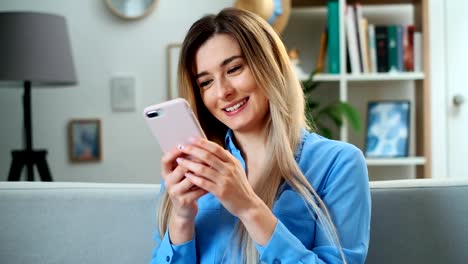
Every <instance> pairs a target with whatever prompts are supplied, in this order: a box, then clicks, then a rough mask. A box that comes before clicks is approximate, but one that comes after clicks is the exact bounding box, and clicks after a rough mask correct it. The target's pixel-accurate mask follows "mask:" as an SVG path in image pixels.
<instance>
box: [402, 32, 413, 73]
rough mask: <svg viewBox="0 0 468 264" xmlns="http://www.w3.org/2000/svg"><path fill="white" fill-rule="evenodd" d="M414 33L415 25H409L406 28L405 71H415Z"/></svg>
mask: <svg viewBox="0 0 468 264" xmlns="http://www.w3.org/2000/svg"><path fill="white" fill-rule="evenodd" d="M413 35H414V25H408V26H407V27H406V30H405V37H404V58H403V61H404V65H405V71H409V72H411V71H414V54H413V49H414V44H413Z"/></svg>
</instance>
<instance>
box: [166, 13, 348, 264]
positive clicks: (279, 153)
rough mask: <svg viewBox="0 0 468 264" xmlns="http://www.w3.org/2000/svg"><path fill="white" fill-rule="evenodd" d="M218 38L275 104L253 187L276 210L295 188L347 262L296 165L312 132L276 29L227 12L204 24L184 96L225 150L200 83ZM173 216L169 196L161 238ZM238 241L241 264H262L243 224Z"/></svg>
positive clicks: (188, 55) (193, 41)
mask: <svg viewBox="0 0 468 264" xmlns="http://www.w3.org/2000/svg"><path fill="white" fill-rule="evenodd" d="M215 34H229V35H230V36H232V37H234V38H235V39H236V40H237V41H238V43H239V46H240V48H241V51H242V53H243V55H244V58H245V59H246V61H247V64H248V65H249V67H250V70H251V71H252V74H253V76H254V78H255V80H256V82H257V84H258V88H259V89H261V90H262V92H263V93H264V94H265V95H266V97H267V98H268V101H269V112H270V115H269V117H268V121H267V125H266V131H267V140H266V151H267V153H271V154H272V155H271V156H269V158H268V159H266V160H265V163H264V168H265V169H264V170H263V172H262V176H261V180H260V181H259V182H258V184H255V186H253V188H254V190H255V192H256V194H257V195H258V196H259V197H260V198H261V199H262V200H263V201H264V202H265V203H266V205H267V206H268V207H269V208H270V209H272V208H273V204H274V202H275V199H276V198H277V195H278V189H279V187H280V185H281V184H282V183H283V182H286V183H287V184H289V185H290V186H291V187H292V188H293V189H294V190H295V191H296V192H298V193H299V194H300V195H301V196H302V197H303V199H304V201H305V202H306V203H307V205H308V206H307V208H308V209H309V212H310V214H311V216H312V217H313V218H316V219H317V222H318V224H319V225H320V226H321V228H322V229H323V230H324V231H325V233H326V234H327V236H328V238H329V240H330V243H331V244H332V245H334V246H336V248H337V252H338V251H339V252H340V254H341V258H342V260H343V262H346V261H345V258H344V254H343V250H342V248H341V245H340V241H339V238H338V234H337V233H336V230H335V227H334V225H333V221H332V219H331V217H330V215H329V213H328V210H327V208H326V206H325V204H324V203H323V201H322V200H321V199H320V197H319V196H318V195H317V193H316V192H315V190H314V188H313V187H312V186H311V184H310V183H309V181H308V180H307V179H306V177H305V176H304V174H303V173H302V172H301V170H300V168H299V166H298V164H297V162H296V160H295V159H294V154H295V151H296V150H297V148H298V146H299V144H300V141H301V129H303V128H308V125H307V123H306V118H305V113H304V94H303V91H302V87H301V84H300V82H299V80H298V78H297V76H296V75H295V73H294V72H293V70H292V68H291V65H290V62H289V58H288V55H287V52H286V49H285V47H284V45H283V43H282V41H281V39H280V38H279V37H278V35H277V34H276V33H275V31H274V30H273V29H272V27H271V26H270V25H269V24H268V23H266V22H265V21H264V20H263V19H262V18H260V17H259V16H257V15H255V14H253V13H250V12H247V11H242V10H239V9H235V8H226V9H223V10H222V11H221V12H220V13H219V14H217V15H207V16H205V17H203V18H201V19H199V20H198V21H197V22H195V23H194V24H193V25H192V27H191V28H190V30H189V32H188V33H187V36H186V37H185V40H184V42H183V44H182V49H181V53H180V60H179V68H178V78H179V92H180V94H181V95H182V96H183V97H184V98H186V99H187V100H188V101H189V102H190V104H191V106H192V108H193V110H194V112H195V114H196V115H197V117H198V119H199V121H200V124H201V126H202V128H203V130H204V131H205V134H206V135H207V137H208V139H210V140H212V141H214V142H217V143H218V144H220V145H221V146H223V142H224V137H225V135H226V132H227V130H228V128H227V127H226V126H225V125H224V124H223V123H221V122H220V121H219V120H217V119H216V118H215V117H214V116H213V115H212V114H211V113H210V112H209V111H208V109H207V108H206V107H205V105H204V104H203V101H202V99H201V94H200V90H199V88H198V84H197V83H196V80H195V78H194V69H195V55H196V52H197V51H198V49H199V48H200V46H201V45H202V44H203V43H205V42H206V41H207V40H208V39H210V38H211V37H213V36H214V35H215ZM171 210H172V205H171V201H170V199H169V198H168V195H167V193H164V194H163V200H162V204H161V206H160V211H159V219H158V220H159V226H158V228H159V231H160V234H161V235H163V234H164V233H165V231H166V229H167V227H168V221H169V216H170V213H171ZM235 235H236V236H237V243H236V245H235V246H236V247H235V251H234V252H238V253H239V255H240V257H241V259H240V260H239V259H237V260H236V262H237V263H247V264H253V263H257V262H258V253H257V250H256V249H255V246H254V243H253V241H252V239H251V238H250V237H249V235H248V233H247V231H246V229H245V227H244V226H243V225H242V223H241V222H240V221H239V222H238V224H237V226H236V228H235Z"/></svg>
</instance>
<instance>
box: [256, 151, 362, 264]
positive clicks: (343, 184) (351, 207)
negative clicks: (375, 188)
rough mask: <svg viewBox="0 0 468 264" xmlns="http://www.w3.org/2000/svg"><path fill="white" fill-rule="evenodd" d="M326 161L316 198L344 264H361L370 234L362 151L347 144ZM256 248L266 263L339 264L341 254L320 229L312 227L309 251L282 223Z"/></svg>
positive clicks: (309, 172)
mask: <svg viewBox="0 0 468 264" xmlns="http://www.w3.org/2000/svg"><path fill="white" fill-rule="evenodd" d="M328 159H329V160H333V161H332V162H331V163H329V166H327V165H326V164H324V163H322V164H323V165H324V166H325V167H326V169H327V173H326V177H325V178H324V179H323V180H324V183H325V186H324V187H323V188H321V189H320V193H319V196H320V197H321V198H322V200H323V202H324V203H325V205H326V206H327V208H328V211H329V213H330V216H331V218H332V220H333V223H334V225H335V228H336V231H337V233H338V236H339V238H340V243H341V246H342V248H343V252H344V255H345V258H346V261H347V263H348V264H362V263H364V261H365V259H366V255H367V250H368V244H369V234H370V207H371V201H370V190H369V180H368V173H367V166H366V162H365V159H364V157H363V155H362V152H361V151H360V150H359V149H357V148H355V147H354V146H350V145H347V147H346V148H345V149H344V151H340V152H339V153H338V154H337V155H336V156H335V157H334V158H333V156H331V157H328ZM316 173H317V170H316V168H315V169H314V170H313V171H307V172H305V174H306V177H307V178H308V179H309V177H313V176H312V175H314V174H316ZM304 232H307V230H304ZM311 232H313V231H311ZM256 247H257V250H258V252H259V254H260V260H261V261H263V262H265V263H282V264H285V263H304V264H305V263H310V264H314V263H342V260H341V255H340V252H339V251H338V250H337V249H336V248H335V247H334V246H332V245H331V243H330V241H329V239H328V237H327V235H326V234H325V232H324V231H323V230H322V229H321V228H319V227H317V228H315V240H314V245H313V246H312V248H311V249H308V248H306V247H305V246H304V245H303V244H302V243H301V241H300V240H299V239H298V238H297V237H295V236H294V234H293V233H292V232H290V230H288V229H287V227H286V226H285V225H284V224H283V223H282V222H281V221H278V223H277V226H276V228H275V230H274V232H273V235H272V237H271V239H270V241H269V242H268V243H267V245H265V246H264V247H262V246H260V245H256Z"/></svg>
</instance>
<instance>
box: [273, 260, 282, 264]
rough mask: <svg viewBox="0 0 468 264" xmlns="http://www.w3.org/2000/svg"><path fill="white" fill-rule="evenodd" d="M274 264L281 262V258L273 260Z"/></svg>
mask: <svg viewBox="0 0 468 264" xmlns="http://www.w3.org/2000/svg"><path fill="white" fill-rule="evenodd" d="M273 264H281V260H279V259H275V260H273Z"/></svg>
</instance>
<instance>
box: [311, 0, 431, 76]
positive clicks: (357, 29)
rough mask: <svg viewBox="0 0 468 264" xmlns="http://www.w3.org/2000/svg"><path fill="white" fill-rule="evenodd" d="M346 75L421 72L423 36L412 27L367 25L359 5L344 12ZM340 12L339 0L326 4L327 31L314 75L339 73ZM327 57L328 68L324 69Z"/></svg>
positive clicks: (332, 0) (322, 39)
mask: <svg viewBox="0 0 468 264" xmlns="http://www.w3.org/2000/svg"><path fill="white" fill-rule="evenodd" d="M343 19H344V30H345V38H346V41H345V42H346V69H347V72H348V73H352V74H362V73H386V72H422V35H421V32H416V31H415V27H414V25H397V24H394V25H382V24H373V23H369V21H368V20H367V18H365V17H364V16H363V15H362V6H361V4H359V3H355V4H352V5H351V4H348V5H346V6H345V12H344V18H343ZM339 21H340V10H339V1H338V0H328V1H327V28H326V29H325V31H324V32H323V33H322V36H321V38H320V50H319V55H318V57H317V66H316V71H317V72H325V71H327V70H328V73H330V74H339V73H340V24H339ZM326 53H328V61H327V62H328V68H327V69H324V65H325V63H324V60H325V58H326V56H325V54H326Z"/></svg>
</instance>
